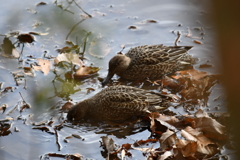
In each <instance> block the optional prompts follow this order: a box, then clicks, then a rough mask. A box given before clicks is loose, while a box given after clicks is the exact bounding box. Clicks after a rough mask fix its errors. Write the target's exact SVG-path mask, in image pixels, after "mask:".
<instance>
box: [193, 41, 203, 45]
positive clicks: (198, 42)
mask: <svg viewBox="0 0 240 160" xmlns="http://www.w3.org/2000/svg"><path fill="white" fill-rule="evenodd" d="M193 42H195V43H197V44H203V42H201V41H198V40H193Z"/></svg>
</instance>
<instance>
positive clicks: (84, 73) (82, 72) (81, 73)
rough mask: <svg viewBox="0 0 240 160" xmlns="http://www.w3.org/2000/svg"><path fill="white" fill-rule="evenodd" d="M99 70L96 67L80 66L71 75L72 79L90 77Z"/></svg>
mask: <svg viewBox="0 0 240 160" xmlns="http://www.w3.org/2000/svg"><path fill="white" fill-rule="evenodd" d="M99 70H100V68H98V67H92V66H81V67H80V68H78V69H77V70H76V72H75V74H74V75H73V76H74V78H86V77H89V76H91V75H92V74H94V73H97V72H98V71H99Z"/></svg>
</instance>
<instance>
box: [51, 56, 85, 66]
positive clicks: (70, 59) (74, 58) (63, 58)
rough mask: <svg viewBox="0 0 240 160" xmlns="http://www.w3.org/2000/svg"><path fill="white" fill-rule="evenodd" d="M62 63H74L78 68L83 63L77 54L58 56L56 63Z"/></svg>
mask: <svg viewBox="0 0 240 160" xmlns="http://www.w3.org/2000/svg"><path fill="white" fill-rule="evenodd" d="M60 62H67V63H70V64H71V63H72V64H75V65H77V66H82V65H83V62H82V61H81V60H80V59H79V57H78V55H77V54H73V53H62V54H58V56H57V57H56V58H55V59H54V63H55V64H58V63H60Z"/></svg>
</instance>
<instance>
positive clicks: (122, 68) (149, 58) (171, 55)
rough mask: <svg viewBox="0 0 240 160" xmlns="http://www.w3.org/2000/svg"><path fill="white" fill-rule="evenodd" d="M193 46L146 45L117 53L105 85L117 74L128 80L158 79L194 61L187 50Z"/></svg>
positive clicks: (111, 62) (111, 61) (110, 63)
mask: <svg viewBox="0 0 240 160" xmlns="http://www.w3.org/2000/svg"><path fill="white" fill-rule="evenodd" d="M191 48H192V46H164V45H162V44H161V45H144V46H138V47H135V48H131V49H130V50H129V51H128V52H127V53H126V54H125V55H124V54H117V55H116V56H114V57H113V58H112V59H111V60H110V61H109V69H108V75H107V77H106V78H105V79H104V81H103V82H102V85H103V86H105V85H106V84H107V83H108V82H109V80H110V79H111V78H112V77H113V76H114V74H117V75H118V76H120V77H122V78H124V79H127V80H145V79H147V78H149V79H151V80H154V79H155V80H156V79H159V78H161V77H162V76H163V75H166V74H169V73H172V72H173V71H176V70H179V69H181V68H183V67H184V66H186V65H187V64H188V65H189V64H191V63H193V62H194V60H193V58H192V56H190V55H189V54H187V51H188V50H189V49H191Z"/></svg>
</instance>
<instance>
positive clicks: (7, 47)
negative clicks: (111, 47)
mask: <svg viewBox="0 0 240 160" xmlns="http://www.w3.org/2000/svg"><path fill="white" fill-rule="evenodd" d="M1 46H2V49H3V53H1V55H2V56H4V57H6V58H19V57H20V53H19V52H18V51H17V50H16V48H15V46H14V45H13V44H12V41H11V40H9V38H7V37H5V38H4V40H3V44H2V45H1Z"/></svg>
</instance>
